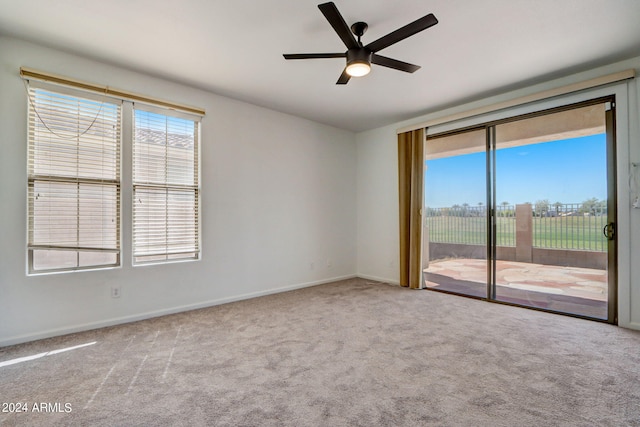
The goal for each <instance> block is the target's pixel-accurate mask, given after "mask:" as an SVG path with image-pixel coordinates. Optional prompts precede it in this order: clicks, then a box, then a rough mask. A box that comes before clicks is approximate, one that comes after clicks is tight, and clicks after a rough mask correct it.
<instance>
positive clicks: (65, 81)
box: [20, 67, 205, 116]
mask: <svg viewBox="0 0 640 427" xmlns="http://www.w3.org/2000/svg"><path fill="white" fill-rule="evenodd" d="M20 76H21V77H22V78H24V79H35V80H40V81H45V82H51V83H58V84H62V85H66V86H71V87H74V88H78V89H83V90H88V91H91V92H97V93H101V94H105V95H111V96H114V97H116V98H121V99H126V100H129V101H139V102H144V103H147V104H154V105H160V106H163V107H167V108H170V109H174V110H179V111H185V112H188V113H193V114H197V115H200V116H204V114H205V111H204V110H203V109H202V108H197V107H190V106H188V105H183V104H177V103H175V102H169V101H164V100H162V99H156V98H152V97H149V96H145V95H140V94H137V93H133V92H128V91H124V90H119V89H114V88H111V87H109V86H103V85H98V84H94V83H88V82H84V81H81V80H76V79H72V78H69V77H63V76H59V75H56V74H51V73H46V72H44V71H38V70H34V69H31V68H27V67H20Z"/></svg>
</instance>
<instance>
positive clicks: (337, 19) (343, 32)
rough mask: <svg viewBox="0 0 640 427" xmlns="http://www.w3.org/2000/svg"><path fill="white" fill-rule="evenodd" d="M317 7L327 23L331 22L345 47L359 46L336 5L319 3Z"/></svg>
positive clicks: (353, 47)
mask: <svg viewBox="0 0 640 427" xmlns="http://www.w3.org/2000/svg"><path fill="white" fill-rule="evenodd" d="M318 8H319V9H320V12H322V14H323V15H324V17H325V18H327V21H329V24H331V26H332V27H333V29H334V30H335V32H336V33H338V36H340V38H341V39H342V42H343V43H344V44H345V46H347V49H355V48H358V47H360V46H358V42H357V41H356V39H355V37H354V36H353V33H352V32H351V29H350V28H349V26H348V25H347V23H346V22H345V21H344V18H343V17H342V15H341V14H340V12H339V11H338V8H337V7H336V5H335V4H333V2H328V3H322V4H319V5H318Z"/></svg>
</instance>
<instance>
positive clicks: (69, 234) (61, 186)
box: [28, 86, 121, 272]
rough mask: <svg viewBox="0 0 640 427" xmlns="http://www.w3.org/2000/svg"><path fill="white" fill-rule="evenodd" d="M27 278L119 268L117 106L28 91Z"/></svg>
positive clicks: (36, 88) (119, 124)
mask: <svg viewBox="0 0 640 427" xmlns="http://www.w3.org/2000/svg"><path fill="white" fill-rule="evenodd" d="M29 98H30V99H29V132H28V215H29V216H28V255H29V256H28V258H29V271H30V272H42V271H56V270H77V269H84V268H93V267H97V266H115V265H119V262H120V138H121V105H120V103H119V102H118V101H114V100H112V99H108V100H107V101H105V100H104V99H100V97H99V96H97V97H96V98H95V99H91V96H90V95H87V97H86V98H84V97H79V96H74V95H69V94H68V93H58V92H54V91H50V90H45V89H41V88H38V87H33V86H30V87H29Z"/></svg>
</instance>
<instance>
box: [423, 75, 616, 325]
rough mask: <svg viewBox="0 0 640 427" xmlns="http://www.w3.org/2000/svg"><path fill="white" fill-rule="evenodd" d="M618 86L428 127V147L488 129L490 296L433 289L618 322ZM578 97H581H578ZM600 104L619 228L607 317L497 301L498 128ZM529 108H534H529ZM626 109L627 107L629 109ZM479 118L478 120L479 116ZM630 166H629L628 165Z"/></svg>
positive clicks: (610, 251)
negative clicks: (458, 124) (603, 106)
mask: <svg viewBox="0 0 640 427" xmlns="http://www.w3.org/2000/svg"><path fill="white" fill-rule="evenodd" d="M617 86H618V90H609V91H608V93H607V92H604V94H602V92H603V91H606V90H607V89H606V88H598V89H596V90H588V91H584V93H580V94H573V95H567V96H562V97H560V98H561V100H562V101H564V102H560V103H559V104H560V105H555V106H548V107H547V108H545V106H546V104H548V103H553V104H555V103H557V101H558V100H555V99H554V100H545V101H543V102H538V103H534V105H525V106H521V107H519V108H514V109H513V111H512V112H513V115H507V116H506V117H501V118H494V119H493V120H487V121H481V120H480V121H478V122H477V123H473V124H469V125H467V126H464V125H462V126H461V127H453V128H452V129H450V130H444V131H441V132H437V133H433V134H429V132H428V131H429V130H432V129H433V128H429V129H427V132H425V148H426V145H427V144H428V142H429V140H433V139H437V138H441V137H447V136H451V135H455V134H459V133H463V132H469V131H473V130H480V129H483V128H484V129H485V132H486V147H485V153H486V206H487V213H486V223H487V242H486V257H487V282H486V283H487V292H486V296H485V297H480V298H478V297H475V296H471V295H464V294H458V293H456V292H452V291H446V290H439V289H432V288H428V289H429V290H433V291H437V292H445V293H453V294H456V295H462V296H466V297H471V298H476V299H483V300H487V301H490V302H494V303H498V304H504V305H511V306H517V307H524V308H528V309H533V310H538V311H545V312H551V313H558V314H563V315H567V316H571V317H578V318H584V319H589V320H594V321H599V322H606V323H612V324H618V294H619V293H620V290H619V286H618V276H619V274H618V268H619V263H620V259H619V257H618V247H619V242H618V241H619V237H620V233H619V232H618V229H619V228H620V219H619V218H618V209H617V206H618V204H619V203H620V201H619V200H618V191H617V190H618V179H617V177H618V175H619V174H620V173H621V171H620V170H618V165H619V164H620V158H619V153H618V152H617V149H616V145H617V144H616V143H617V141H616V135H617V128H616V117H617V115H616V97H617V96H618V97H623V98H625V99H624V102H625V103H626V92H625V93H624V94H622V93H621V92H622V91H621V90H620V87H619V86H620V85H617ZM588 94H592V95H591V96H593V97H591V96H589V95H588ZM584 95H586V96H584ZM621 95H622V96H621ZM576 96H577V98H578V99H575V98H576ZM581 98H582V99H581ZM572 101H573V102H572ZM597 104H606V105H607V108H606V111H605V122H606V126H605V127H606V150H607V156H606V163H607V165H606V170H607V221H608V223H613V225H614V230H615V232H614V236H613V238H612V239H609V240H608V245H607V255H608V257H607V284H608V295H607V305H608V306H607V319H599V318H594V317H589V316H585V315H580V314H574V313H568V312H561V311H556V310H550V309H545V308H539V307H533V306H525V305H520V304H516V303H511V302H508V301H501V300H497V299H496V273H497V272H496V262H494V260H496V259H497V258H496V252H497V245H496V238H497V234H496V201H495V194H496V181H497V180H496V151H497V150H496V148H497V147H496V127H497V126H498V125H501V124H504V123H511V122H517V121H521V120H526V119H529V118H534V117H542V116H546V115H550V114H554V113H559V112H563V111H570V110H574V109H577V108H581V107H588V106H591V105H597ZM535 105H539V108H537V109H536V108H535ZM532 107H533V108H532ZM523 108H524V109H525V111H523V112H521V113H520V114H518V113H517V111H519V110H522V109H523ZM527 109H529V110H531V111H526V110H527ZM626 110H627V109H626V108H625V112H626ZM495 114H496V113H491V114H489V116H491V115H495ZM502 114H504V112H502ZM473 119H474V118H471V119H465V120H463V121H462V122H468V121H469V120H473ZM475 119H476V121H477V118H475ZM447 125H449V126H450V124H446V125H445V126H447ZM438 127H439V126H435V128H438ZM426 152H427V150H426V149H425V160H426ZM623 169H624V167H623ZM627 169H628V165H627ZM624 243H626V242H624ZM427 244H428V242H427Z"/></svg>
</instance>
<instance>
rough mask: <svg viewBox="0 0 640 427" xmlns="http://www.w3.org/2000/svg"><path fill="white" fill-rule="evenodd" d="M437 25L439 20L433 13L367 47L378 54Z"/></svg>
mask: <svg viewBox="0 0 640 427" xmlns="http://www.w3.org/2000/svg"><path fill="white" fill-rule="evenodd" d="M437 23H438V20H437V19H436V17H435V16H434V15H433V13H430V14H428V15H426V16H423V17H422V18H420V19H417V20H415V21H413V22H412V23H410V24H407V25H405V26H404V27H402V28H398V29H397V30H395V31H393V32H391V33H389V34H387V35H386V36H382V37H380V38H379V39H378V40H376V41H373V42H371V43H369V44H368V45H366V46H365V47H366V48H367V49H369V50H370V51H371V52H378V51H380V50H382V49H384V48H386V47H389V46H391V45H392V44H394V43H398V42H399V41H400V40H404V39H406V38H407V37H411V36H412V35H414V34H416V33H419V32H420V31H423V30H426V29H427V28H429V27H432V26H434V25H436V24H437Z"/></svg>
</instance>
